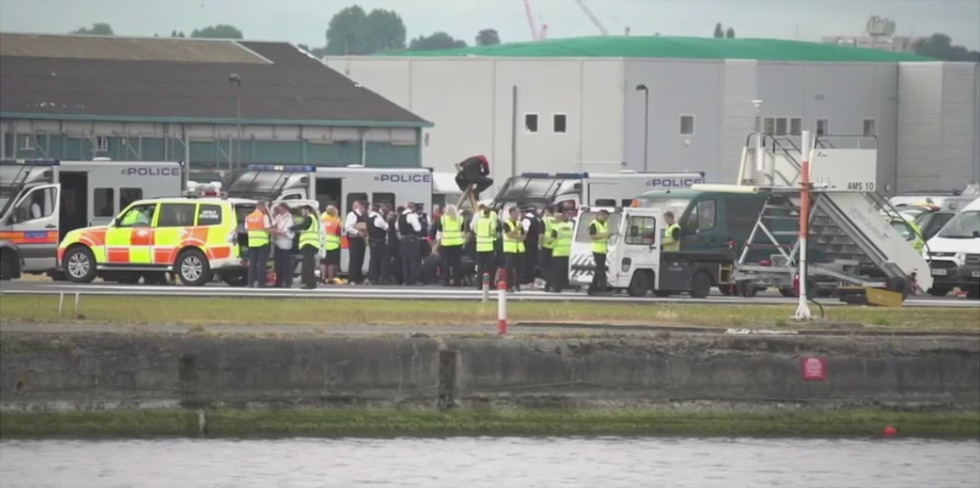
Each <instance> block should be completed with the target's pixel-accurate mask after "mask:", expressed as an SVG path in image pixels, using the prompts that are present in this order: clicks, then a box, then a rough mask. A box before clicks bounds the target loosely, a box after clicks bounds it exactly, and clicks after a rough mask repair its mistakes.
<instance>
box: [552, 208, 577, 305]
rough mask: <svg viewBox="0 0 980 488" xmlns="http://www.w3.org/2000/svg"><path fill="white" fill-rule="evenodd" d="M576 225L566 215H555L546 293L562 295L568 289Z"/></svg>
mask: <svg viewBox="0 0 980 488" xmlns="http://www.w3.org/2000/svg"><path fill="white" fill-rule="evenodd" d="M574 228H575V226H574V224H572V222H570V221H569V220H568V219H567V218H566V216H565V214H564V213H558V214H555V215H554V216H553V217H552V223H551V237H550V239H551V242H552V251H551V254H550V255H549V256H548V257H549V260H548V262H549V266H550V268H549V269H548V284H547V285H546V286H545V291H551V292H554V293H561V291H562V290H564V289H565V288H567V287H568V258H569V256H571V254H572V240H573V237H574Z"/></svg>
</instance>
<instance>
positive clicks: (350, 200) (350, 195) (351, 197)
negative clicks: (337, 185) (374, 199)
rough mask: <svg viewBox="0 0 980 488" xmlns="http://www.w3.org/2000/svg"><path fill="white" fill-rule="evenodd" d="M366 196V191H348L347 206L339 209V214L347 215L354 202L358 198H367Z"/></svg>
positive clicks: (352, 208)
mask: <svg viewBox="0 0 980 488" xmlns="http://www.w3.org/2000/svg"><path fill="white" fill-rule="evenodd" d="M367 197H368V196H367V193H348V194H347V206H346V207H344V208H343V209H342V210H341V211H340V215H347V214H348V213H350V211H351V210H354V202H356V201H358V200H367Z"/></svg>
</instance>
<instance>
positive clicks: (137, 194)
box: [119, 188, 143, 208]
mask: <svg viewBox="0 0 980 488" xmlns="http://www.w3.org/2000/svg"><path fill="white" fill-rule="evenodd" d="M142 199H143V189H142V188H120V189H119V208H126V207H128V206H129V204H130V203H133V202H135V201H136V200H142Z"/></svg>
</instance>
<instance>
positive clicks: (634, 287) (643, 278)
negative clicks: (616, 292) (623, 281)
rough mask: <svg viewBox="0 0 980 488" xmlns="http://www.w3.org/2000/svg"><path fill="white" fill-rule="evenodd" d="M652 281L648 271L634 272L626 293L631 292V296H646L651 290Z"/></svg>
mask: <svg viewBox="0 0 980 488" xmlns="http://www.w3.org/2000/svg"><path fill="white" fill-rule="evenodd" d="M650 283H652V280H651V279H650V273H649V272H648V271H644V270H640V271H637V272H635V273H633V278H632V279H631V280H630V286H629V288H627V289H626V293H629V295H630V296H631V297H642V296H646V294H647V292H648V291H650Z"/></svg>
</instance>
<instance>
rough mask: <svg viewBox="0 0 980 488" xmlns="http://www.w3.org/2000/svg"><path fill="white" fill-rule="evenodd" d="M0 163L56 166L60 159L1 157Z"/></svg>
mask: <svg viewBox="0 0 980 488" xmlns="http://www.w3.org/2000/svg"><path fill="white" fill-rule="evenodd" d="M0 164H22V165H24V166H58V165H60V164H61V161H59V160H57V159H3V160H0Z"/></svg>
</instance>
